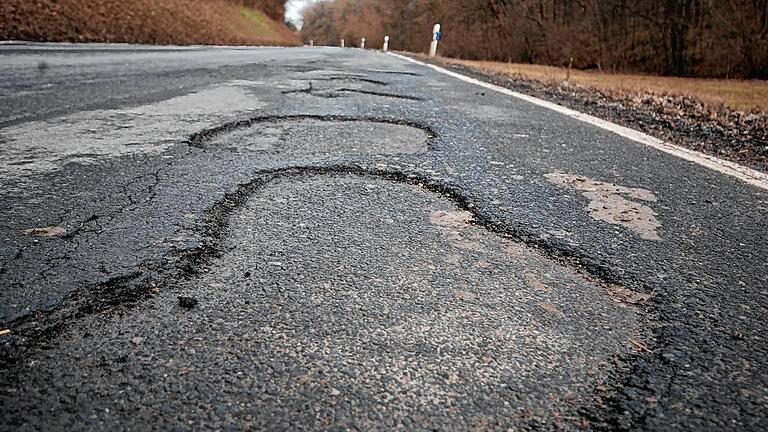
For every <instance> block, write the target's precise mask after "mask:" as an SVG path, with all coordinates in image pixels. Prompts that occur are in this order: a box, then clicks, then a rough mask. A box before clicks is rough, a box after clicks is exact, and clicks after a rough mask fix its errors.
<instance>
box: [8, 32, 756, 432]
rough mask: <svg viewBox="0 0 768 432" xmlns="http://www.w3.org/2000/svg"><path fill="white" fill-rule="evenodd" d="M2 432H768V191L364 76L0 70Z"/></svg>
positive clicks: (254, 63)
mask: <svg viewBox="0 0 768 432" xmlns="http://www.w3.org/2000/svg"><path fill="white" fill-rule="evenodd" d="M0 182H1V183H2V188H0V199H1V200H2V203H3V205H2V206H0V235H1V236H2V237H1V238H2V247H1V248H0V429H2V430H169V429H172V430H201V429H210V430H263V429H275V430H319V429H321V430H326V429H329V430H391V429H406V430H469V429H477V430H510V429H511V430H589V429H593V430H654V431H657V430H726V429H727V430H754V431H760V430H765V429H767V428H768V420H766V419H768V341H767V340H766V330H768V248H767V247H766V245H767V244H768V191H766V190H764V189H760V188H758V187H755V186H750V185H747V184H745V183H742V182H740V181H739V180H737V179H734V178H731V177H728V176H725V175H723V174H720V173H718V172H715V171H713V170H710V169H707V168H704V167H702V166H699V165H696V164H694V163H690V162H686V161H683V160H681V159H677V158H675V157H674V156H671V155H668V154H665V153H661V152H659V151H657V150H655V149H653V148H650V147H647V146H644V145H642V144H639V143H636V142H633V141H630V140H628V139H625V138H622V137H620V136H618V135H615V134H614V133H612V132H609V131H606V130H603V129H599V128H597V127H595V126H592V125H589V124H586V123H582V122H580V121H578V120H576V119H573V118H570V117H567V116H564V115H562V114H558V113H556V112H554V111H550V110H547V109H545V108H542V107H539V106H536V105H532V104H529V103H527V102H524V101H522V100H518V99H514V98H510V97H508V96H506V95H503V94H499V93H494V92H491V91H489V90H487V89H484V88H481V87H477V86H474V85H472V84H469V83H465V82H462V81H459V80H457V79H455V78H452V77H448V76H445V75H441V74H439V73H438V72H436V71H434V70H432V69H429V68H427V67H423V66H420V65H416V64H413V63H409V62H406V61H404V60H402V59H399V58H395V57H392V56H389V55H386V54H384V53H380V52H375V51H364V50H359V49H338V48H322V47H317V48H226V47H188V48H174V47H143V46H122V45H85V46H81V45H59V44H25V43H4V44H0Z"/></svg>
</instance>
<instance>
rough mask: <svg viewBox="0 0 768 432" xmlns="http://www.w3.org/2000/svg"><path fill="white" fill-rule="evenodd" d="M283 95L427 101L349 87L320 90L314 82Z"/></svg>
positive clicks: (416, 97)
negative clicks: (350, 96) (348, 94)
mask: <svg viewBox="0 0 768 432" xmlns="http://www.w3.org/2000/svg"><path fill="white" fill-rule="evenodd" d="M282 93H283V94H300V93H304V94H308V95H311V96H315V97H319V98H325V99H336V98H340V97H343V96H342V95H341V94H340V93H359V94H364V95H368V96H378V97H385V98H391V99H402V100H410V101H417V102H422V101H424V100H425V99H424V98H422V97H418V96H410V95H403V94H397V93H387V92H377V91H372V90H362V89H355V88H349V87H342V88H337V89H318V88H315V87H313V86H312V81H310V82H309V86H308V87H307V88H304V89H297V90H284V91H283V92H282Z"/></svg>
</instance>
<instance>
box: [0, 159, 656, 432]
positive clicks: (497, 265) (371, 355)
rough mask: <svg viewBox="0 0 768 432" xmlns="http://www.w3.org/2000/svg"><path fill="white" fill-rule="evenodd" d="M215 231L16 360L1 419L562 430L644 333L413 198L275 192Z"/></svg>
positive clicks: (516, 253) (291, 185) (618, 309)
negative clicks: (182, 267)
mask: <svg viewBox="0 0 768 432" xmlns="http://www.w3.org/2000/svg"><path fill="white" fill-rule="evenodd" d="M230 218H231V219H230V221H229V224H228V228H227V229H226V232H224V233H223V234H224V235H225V238H224V240H223V241H222V243H221V246H220V249H221V250H222V251H223V253H222V255H221V256H220V257H218V258H216V259H215V260H213V261H212V262H211V263H210V264H209V265H208V266H207V267H206V268H205V269H202V270H201V271H200V272H199V274H200V276H199V278H196V279H194V280H191V281H190V282H188V283H185V284H183V285H182V286H181V288H179V287H167V286H164V287H158V290H157V291H158V294H157V295H156V296H155V297H154V298H152V299H151V300H149V301H147V302H146V303H145V304H144V305H143V306H142V308H141V309H140V310H133V311H128V312H116V313H106V314H101V315H95V316H92V317H89V318H88V319H86V320H84V321H82V322H80V323H77V324H75V325H74V326H73V327H72V328H71V329H70V330H68V331H66V332H65V333H64V334H62V335H60V336H59V337H58V338H57V339H56V342H55V343H54V344H53V346H51V347H50V349H48V350H46V351H45V352H39V353H36V354H33V355H32V356H31V357H29V358H27V359H25V364H26V365H27V367H26V368H23V369H21V370H20V371H19V372H18V373H19V375H18V376H17V377H16V379H17V380H18V383H19V385H18V387H16V388H17V393H11V394H7V393H6V394H5V395H4V397H9V396H11V397H13V398H14V399H15V400H14V403H13V404H10V403H8V402H9V401H6V406H7V407H8V408H7V409H6V411H5V413H4V415H5V416H6V419H13V418H18V419H21V418H23V419H25V421H27V422H28V425H35V424H38V423H37V422H40V423H39V425H40V426H43V427H51V426H52V425H57V426H60V427H64V428H66V427H71V426H72V425H82V426H85V427H87V428H89V429H100V430H107V429H111V428H113V427H116V426H119V427H121V428H144V427H152V428H160V429H169V428H172V427H174V426H182V425H183V426H184V427H189V428H192V429H195V428H200V427H205V428H211V429H217V428H223V427H227V426H228V425H237V426H238V427H239V428H241V429H244V430H245V429H265V428H271V429H291V430H296V429H301V430H315V429H324V428H327V427H330V426H335V427H341V428H357V429H362V430H372V429H389V428H397V427H404V428H417V429H418V428H436V429H439V430H466V429H469V428H473V427H474V428H481V429H491V428H497V429H499V428H508V427H512V428H516V429H520V428H523V429H531V428H538V427H545V428H548V429H550V428H564V429H569V430H570V429H577V428H580V427H581V426H582V425H583V424H584V420H585V419H584V418H583V415H582V414H581V412H582V410H583V409H585V408H590V407H593V406H595V405H597V404H599V403H601V398H600V396H599V394H600V390H599V389H601V388H602V389H604V390H605V391H607V386H609V385H610V384H609V382H611V381H612V380H614V379H615V378H616V374H620V370H617V369H616V367H617V366H616V365H618V364H620V362H619V361H618V360H619V359H620V358H623V357H628V356H630V355H632V345H631V343H630V341H634V340H643V337H645V336H644V335H646V334H647V332H646V331H645V330H644V324H643V322H644V321H645V319H644V318H643V316H642V314H640V313H639V311H638V310H636V309H633V308H628V307H626V306H624V305H623V304H621V303H619V302H616V301H614V300H613V299H612V298H611V297H610V296H609V295H608V292H607V291H606V289H605V288H604V287H602V286H599V285H596V284H595V283H594V282H592V281H590V280H588V279H585V277H583V276H581V275H580V274H578V273H575V272H574V271H573V270H571V269H569V268H567V267H564V266H562V265H561V264H558V263H556V262H554V261H552V260H550V259H548V258H546V257H544V256H542V255H541V254H539V253H538V252H536V251H535V250H533V249H531V248H529V247H526V246H524V245H521V244H519V243H516V242H513V241H511V240H509V239H505V238H503V237H500V236H499V235H497V234H494V233H491V232H489V231H487V230H486V229H484V228H482V227H479V226H475V225H473V224H472V215H471V214H470V213H468V212H466V211H462V210H460V209H459V208H458V207H457V206H456V204H454V203H453V202H452V201H450V200H448V199H446V198H445V197H443V196H440V195H438V194H435V193H434V192H430V191H427V190H425V189H423V188H420V187H418V186H414V185H407V184H401V183H396V182H393V181H389V180H382V179H377V178H374V177H360V176H352V175H343V174H329V175H323V176H307V175H299V176H298V177H296V178H280V179H278V180H273V181H272V182H271V183H268V184H267V185H265V186H263V187H261V188H260V189H258V190H257V191H256V192H255V193H254V194H253V195H252V196H251V197H250V198H249V199H248V200H247V201H246V202H245V203H244V205H243V206H242V207H241V208H239V209H237V210H235V212H234V213H233V214H232V215H231V217H230ZM331 222H332V223H331ZM467 244H472V245H473V246H472V247H467ZM179 293H181V294H183V297H184V298H186V299H195V300H197V301H199V303H198V304H196V305H195V307H194V309H191V310H190V309H185V308H182V307H181V306H179V305H178V302H179ZM89 341H109V343H104V342H99V343H95V344H94V343H91V342H89ZM43 389H44V390H43ZM188 394H194V395H195V396H194V397H192V398H189V397H188V396H187V395H188ZM104 395H111V396H110V397H104ZM73 403H76V404H77V405H78V407H79V409H78V412H77V413H70V412H69V411H67V410H66V409H64V407H66V406H70V405H71V404H73ZM158 410H160V411H163V412H171V413H173V415H172V416H170V417H168V416H166V417H163V419H162V420H158V419H157V417H156V415H155V413H156V412H157V411H158Z"/></svg>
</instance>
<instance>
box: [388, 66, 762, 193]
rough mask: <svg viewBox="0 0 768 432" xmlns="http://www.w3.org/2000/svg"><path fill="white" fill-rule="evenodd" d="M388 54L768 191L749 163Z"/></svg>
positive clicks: (438, 67)
mask: <svg viewBox="0 0 768 432" xmlns="http://www.w3.org/2000/svg"><path fill="white" fill-rule="evenodd" d="M387 54H388V55H390V56H392V57H395V58H398V59H401V60H405V61H407V62H410V63H414V64H418V65H421V66H426V67H428V68H431V69H433V70H435V71H437V72H438V73H441V74H443V75H447V76H450V77H452V78H456V79H458V80H460V81H464V82H466V83H470V84H475V85H477V86H480V87H483V88H485V89H488V90H492V91H495V92H498V93H502V94H505V95H507V96H511V97H514V98H516V99H520V100H523V101H525V102H528V103H531V104H534V105H537V106H540V107H542V108H547V109H549V110H552V111H555V112H557V113H560V114H563V115H565V116H568V117H570V118H573V119H575V120H579V121H581V122H584V123H588V124H590V125H592V126H596V127H599V128H600V129H603V130H607V131H610V132H613V133H615V134H616V135H619V136H621V137H624V138H627V139H629V140H632V141H634V142H637V143H639V144H643V145H646V146H649V147H652V148H654V149H656V150H659V151H662V152H664V153H667V154H669V155H672V156H675V157H678V158H680V159H683V160H686V161H688V162H692V163H695V164H697V165H700V166H703V167H705V168H709V169H711V170H713V171H717V172H719V173H721V174H725V175H727V176H729V177H733V178H735V179H738V180H740V181H742V182H744V183H747V184H749V185H752V186H755V187H757V188H760V189H763V190H767V191H768V174H765V173H762V172H760V171H757V170H754V169H752V168H749V167H745V166H743V165H739V164H737V163H735V162H731V161H727V160H723V159H720V158H718V157H715V156H711V155H708V154H705V153H701V152H698V151H695V150H691V149H687V148H684V147H680V146H677V145H675V144H671V143H669V142H666V141H663V140H660V139H658V138H655V137H652V136H650V135H648V134H646V133H643V132H640V131H637V130H634V129H631V128H628V127H625V126H621V125H618V124H616V123H613V122H610V121H607V120H603V119H601V118H598V117H595V116H592V115H589V114H585V113H582V112H579V111H576V110H573V109H571V108H567V107H565V106H562V105H558V104H556V103H552V102H549V101H545V100H543V99H539V98H536V97H533V96H530V95H527V94H523V93H519V92H516V91H512V90H510V89H508V88H504V87H501V86H497V85H495V84H491V83H488V82H485V81H481V80H478V79H476V78H472V77H468V76H466V75H462V74H460V73H458V72H454V71H451V70H448V69H445V68H442V67H440V66H437V65H433V64H429V63H424V62H421V61H419V60H416V59H413V58H411V57H407V56H404V55H402V54H397V53H393V52H387Z"/></svg>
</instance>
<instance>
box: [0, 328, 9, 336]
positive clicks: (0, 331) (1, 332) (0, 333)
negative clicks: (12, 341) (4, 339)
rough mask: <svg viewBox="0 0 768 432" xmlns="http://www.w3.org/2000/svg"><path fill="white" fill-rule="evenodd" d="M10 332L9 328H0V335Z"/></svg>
mask: <svg viewBox="0 0 768 432" xmlns="http://www.w3.org/2000/svg"><path fill="white" fill-rule="evenodd" d="M10 332H11V331H10V330H9V329H3V330H0V336H5V335H7V334H9V333H10Z"/></svg>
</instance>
